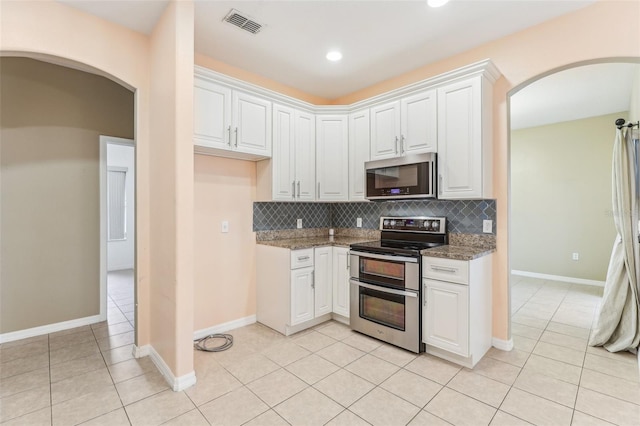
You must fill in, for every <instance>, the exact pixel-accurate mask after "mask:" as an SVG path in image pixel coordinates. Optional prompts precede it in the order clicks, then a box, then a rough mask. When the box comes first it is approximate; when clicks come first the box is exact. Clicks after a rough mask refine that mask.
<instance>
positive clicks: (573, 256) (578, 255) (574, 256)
mask: <svg viewBox="0 0 640 426" xmlns="http://www.w3.org/2000/svg"><path fill="white" fill-rule="evenodd" d="M571 259H572V260H580V253H572V254H571Z"/></svg>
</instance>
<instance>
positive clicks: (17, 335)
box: [0, 314, 107, 343]
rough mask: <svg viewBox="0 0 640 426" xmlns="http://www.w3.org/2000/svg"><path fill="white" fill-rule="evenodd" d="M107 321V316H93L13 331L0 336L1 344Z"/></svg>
mask: <svg viewBox="0 0 640 426" xmlns="http://www.w3.org/2000/svg"><path fill="white" fill-rule="evenodd" d="M106 319H107V317H106V314H105V315H104V316H102V315H93V316H90V317H84V318H78V319H74V320H69V321H63V322H57V323H54V324H47V325H41V326H39V327H33V328H27V329H25V330H18V331H12V332H9V333H4V334H0V343H7V342H13V341H14V340H20V339H26V338H28V337H34V336H42V335H43V334H49V333H55V332H57V331H63V330H69V329H71V328H76V327H83V326H85V325H91V324H95V323H98V322H101V321H106Z"/></svg>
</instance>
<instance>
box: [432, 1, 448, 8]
mask: <svg viewBox="0 0 640 426" xmlns="http://www.w3.org/2000/svg"><path fill="white" fill-rule="evenodd" d="M447 3H449V0H427V4H428V5H429V6H431V7H440V6H444V5H445V4H447Z"/></svg>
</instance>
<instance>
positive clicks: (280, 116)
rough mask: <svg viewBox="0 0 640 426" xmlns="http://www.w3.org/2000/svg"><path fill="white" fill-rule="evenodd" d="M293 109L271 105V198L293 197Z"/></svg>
mask: <svg viewBox="0 0 640 426" xmlns="http://www.w3.org/2000/svg"><path fill="white" fill-rule="evenodd" d="M294 123H295V111H294V109H293V108H289V107H285V106H282V105H274V106H273V157H272V160H271V161H272V162H273V165H272V166H273V199H274V200H283V201H287V200H294V199H295V181H296V177H295V164H296V162H295V144H294V139H295V127H294V126H295V124H294Z"/></svg>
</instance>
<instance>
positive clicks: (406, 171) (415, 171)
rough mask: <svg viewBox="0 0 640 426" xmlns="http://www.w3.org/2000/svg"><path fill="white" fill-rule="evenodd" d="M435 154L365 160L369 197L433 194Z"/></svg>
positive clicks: (389, 197) (434, 185)
mask: <svg viewBox="0 0 640 426" xmlns="http://www.w3.org/2000/svg"><path fill="white" fill-rule="evenodd" d="M436 165H437V162H436V153H435V152H430V153H426V154H414V155H406V156H403V157H396V158H389V159H384V160H374V161H367V162H366V163H364V169H365V181H366V186H367V195H366V198H367V199H368V200H394V199H396V200H397V199H410V198H435V197H436V191H437V188H436V181H437V179H436V176H437V174H436Z"/></svg>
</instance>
